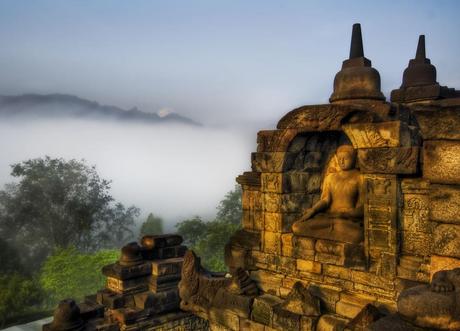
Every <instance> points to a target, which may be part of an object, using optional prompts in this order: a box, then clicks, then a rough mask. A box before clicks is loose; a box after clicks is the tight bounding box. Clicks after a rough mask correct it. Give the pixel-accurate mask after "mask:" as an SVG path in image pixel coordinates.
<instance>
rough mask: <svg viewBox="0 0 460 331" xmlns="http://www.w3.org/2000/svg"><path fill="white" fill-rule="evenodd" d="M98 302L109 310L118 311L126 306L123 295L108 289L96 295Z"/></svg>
mask: <svg viewBox="0 0 460 331" xmlns="http://www.w3.org/2000/svg"><path fill="white" fill-rule="evenodd" d="M96 301H97V303H98V304H101V305H104V306H105V307H107V308H109V309H118V308H122V307H123V306H124V305H125V297H124V296H123V295H121V294H119V293H116V292H112V291H111V290H108V289H103V290H100V291H98V292H97V293H96Z"/></svg>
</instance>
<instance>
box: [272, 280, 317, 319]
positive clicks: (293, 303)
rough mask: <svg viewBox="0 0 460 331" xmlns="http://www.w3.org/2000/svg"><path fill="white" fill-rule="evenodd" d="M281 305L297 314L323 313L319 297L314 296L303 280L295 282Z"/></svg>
mask: <svg viewBox="0 0 460 331" xmlns="http://www.w3.org/2000/svg"><path fill="white" fill-rule="evenodd" d="M280 307H281V308H282V309H283V310H286V311H289V312H291V313H294V314H297V315H304V316H312V317H317V316H319V315H321V309H320V302H319V299H318V298H317V297H315V296H313V295H312V294H311V293H310V291H309V290H308V289H307V288H306V287H305V286H304V285H303V284H302V282H296V283H295V284H294V286H293V287H292V290H291V292H290V293H289V294H288V296H287V297H286V299H285V300H284V302H283V303H282V304H281V306H280Z"/></svg>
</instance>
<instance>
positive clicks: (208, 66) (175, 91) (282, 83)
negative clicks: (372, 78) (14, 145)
mask: <svg viewBox="0 0 460 331" xmlns="http://www.w3.org/2000/svg"><path fill="white" fill-rule="evenodd" d="M459 14H460V1H379V2H373V1H353V3H351V2H350V1H315V2H313V1H286V0H284V1H269V0H265V1H235V0H233V1H192V0H188V1H176V0H168V1H140V0H138V1H136V0H132V1H105V0H98V1H94V0H92V1H86V0H85V1H81V0H80V1H70V0H66V1H57V0H56V1H45V0H36V1H22V0H0V45H2V46H1V48H0V94H2V95H7V94H22V93H30V92H33V93H69V94H75V95H79V96H81V97H84V98H88V99H91V100H96V101H98V102H100V103H104V104H115V105H118V106H122V107H126V108H131V107H133V106H137V107H139V108H141V109H143V110H145V111H151V112H156V111H159V110H160V109H164V108H167V109H173V110H175V111H176V112H178V113H181V114H183V115H186V116H189V117H192V118H194V119H196V120H198V121H201V122H204V123H208V124H232V123H233V124H238V123H239V124H241V123H257V122H259V121H260V122H267V121H275V120H276V119H278V118H280V117H281V116H282V115H283V114H284V113H286V112H287V111H289V110H291V109H292V108H294V107H297V106H300V105H303V104H314V103H324V102H327V100H328V97H329V96H330V94H331V92H332V82H333V78H334V75H335V73H336V72H337V71H338V70H339V69H340V66H341V63H342V61H343V60H344V59H345V58H346V57H347V55H348V52H349V42H350V35H351V27H352V24H353V23H355V22H360V23H361V25H362V30H363V38H364V51H365V55H366V57H368V58H369V59H371V60H372V63H373V66H374V67H375V68H376V69H377V70H379V72H380V75H381V77H382V89H383V91H384V93H385V94H386V96H387V97H389V91H390V90H391V89H394V88H397V87H399V85H400V84H401V77H402V72H403V70H404V68H405V67H406V66H407V63H408V61H409V59H410V58H413V57H414V54H415V49H416V44H417V38H418V35H419V34H426V44H427V55H428V57H429V58H430V59H431V61H432V63H433V64H434V65H435V66H436V67H437V69H438V81H439V82H440V83H441V84H443V85H448V86H451V87H456V88H460V70H459V69H460V43H459V40H460V38H459V36H460V19H459Z"/></svg>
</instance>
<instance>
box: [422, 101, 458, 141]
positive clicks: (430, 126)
mask: <svg viewBox="0 0 460 331" xmlns="http://www.w3.org/2000/svg"><path fill="white" fill-rule="evenodd" d="M414 113H415V118H416V119H417V122H418V125H419V127H420V132H421V134H422V137H423V139H424V140H437V139H447V140H460V112H459V111H458V109H452V108H451V109H442V108H441V107H436V109H434V110H417V111H415V112H414Z"/></svg>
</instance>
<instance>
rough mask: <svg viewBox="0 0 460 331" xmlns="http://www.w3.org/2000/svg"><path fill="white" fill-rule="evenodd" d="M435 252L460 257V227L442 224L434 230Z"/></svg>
mask: <svg viewBox="0 0 460 331" xmlns="http://www.w3.org/2000/svg"><path fill="white" fill-rule="evenodd" d="M433 252H434V253H435V254H437V255H443V256H450V257H460V225H451V224H440V225H438V226H437V227H436V228H435V230H434V239H433Z"/></svg>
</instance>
